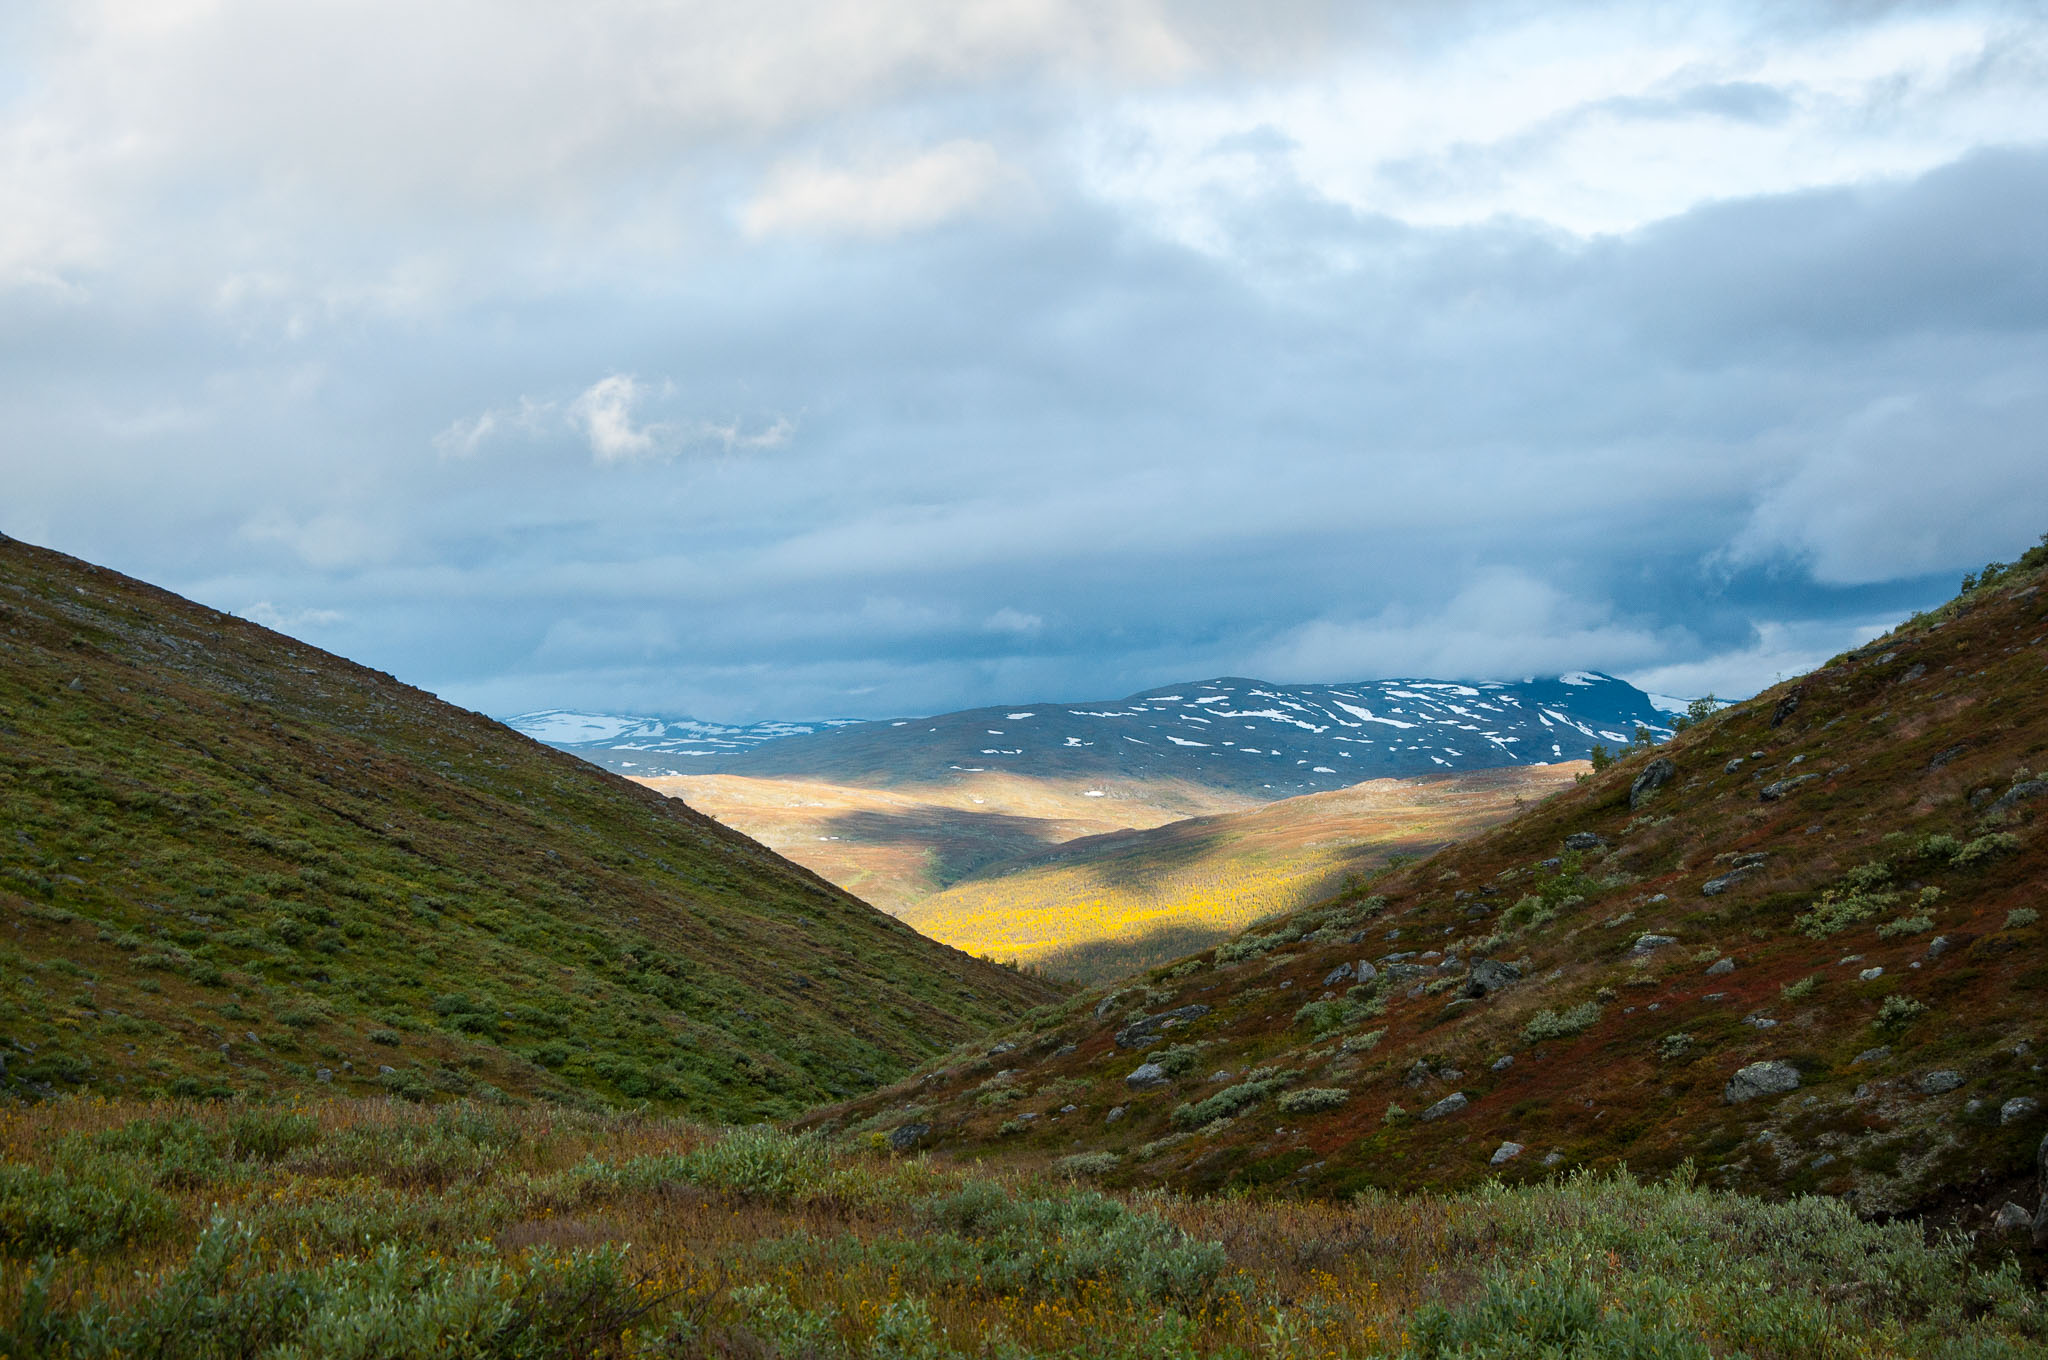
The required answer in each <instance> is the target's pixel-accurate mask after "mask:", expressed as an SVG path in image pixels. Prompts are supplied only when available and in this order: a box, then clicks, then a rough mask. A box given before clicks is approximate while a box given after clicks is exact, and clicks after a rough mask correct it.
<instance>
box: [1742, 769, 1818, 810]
mask: <svg viewBox="0 0 2048 1360" xmlns="http://www.w3.org/2000/svg"><path fill="white" fill-rule="evenodd" d="M1821 777H1822V776H1820V775H1817V774H1802V775H1795V776H1793V777H1792V778H1791V779H1780V780H1779V781H1778V782H1777V783H1775V784H1766V785H1764V786H1763V788H1762V789H1761V790H1759V791H1758V793H1757V797H1758V798H1760V799H1762V800H1763V801H1764V802H1766V803H1775V802H1777V801H1778V800H1779V799H1780V798H1783V797H1784V796H1785V795H1786V794H1788V793H1790V792H1792V790H1794V789H1796V788H1798V787H1799V786H1800V785H1801V784H1811V783H1812V782H1813V781H1814V780H1816V779H1819V778H1821Z"/></svg>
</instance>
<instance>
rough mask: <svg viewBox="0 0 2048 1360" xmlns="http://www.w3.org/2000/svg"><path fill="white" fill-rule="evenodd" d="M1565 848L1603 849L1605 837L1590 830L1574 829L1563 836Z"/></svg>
mask: <svg viewBox="0 0 2048 1360" xmlns="http://www.w3.org/2000/svg"><path fill="white" fill-rule="evenodd" d="M1564 848H1565V849H1567V850H1605V849H1606V848H1607V838H1606V837H1605V836H1602V835H1600V834H1598V833H1597V832H1592V831H1574V832H1572V834H1571V835H1569V836H1566V837H1565V838H1564Z"/></svg>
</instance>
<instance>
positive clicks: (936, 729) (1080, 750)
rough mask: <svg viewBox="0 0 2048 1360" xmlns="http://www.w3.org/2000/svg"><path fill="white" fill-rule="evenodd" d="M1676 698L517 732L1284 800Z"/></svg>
mask: <svg viewBox="0 0 2048 1360" xmlns="http://www.w3.org/2000/svg"><path fill="white" fill-rule="evenodd" d="M1673 702H1674V701H1671V700H1668V699H1667V700H1663V701H1662V705H1661V708H1660V704H1659V702H1658V701H1655V700H1653V699H1652V698H1651V696H1649V695H1647V694H1645V693H1644V692H1643V691H1641V690H1639V689H1637V688H1635V687H1634V686H1633V685H1630V684H1628V683H1627V682H1626V681H1622V680H1617V679H1615V678H1614V677H1613V676H1610V675H1601V674H1597V673H1594V672H1588V671H1581V672H1575V673H1573V674H1570V675H1562V676H1557V677H1554V678H1550V679H1533V678H1532V679H1527V680H1523V681H1520V682H1502V681H1472V682H1465V681H1447V680H1367V681H1360V682H1357V683H1352V684H1341V685H1275V684H1270V683H1267V682H1265V681H1260V680H1247V679H1241V678H1235V677H1226V678H1222V679H1216V680H1203V681H1198V682H1195V683H1191V684H1185V685H1169V686H1164V687H1162V688H1160V689H1156V690H1148V691H1146V692H1145V693H1142V694H1134V695H1132V696H1130V697H1129V698H1125V699H1116V700H1104V701H1097V702H1088V703H1037V704H1017V705H1006V706H1003V707H998V708H977V709H968V710H965V711H963V712H959V713H945V714H940V715H938V716H937V717H927V718H902V719H894V720H883V721H875V722H856V723H834V724H802V723H788V724H776V723H764V724H759V725H756V726H754V727H746V728H721V727H716V726H714V725H712V724H708V723H689V722H679V723H659V722H656V721H655V720H651V719H611V718H603V717H600V716H597V715H587V714H546V715H536V714H528V715H523V716H522V717H520V718H515V719H512V720H511V722H512V725H513V726H515V727H518V728H520V730H522V731H525V732H527V733H529V734H530V735H533V736H536V737H539V738H540V739H541V740H543V741H549V742H552V743H553V744H555V745H559V746H564V747H566V748H567V749H570V750H573V751H576V752H578V753H579V754H581V755H584V756H586V757H587V758H590V759H592V760H597V761H599V762H600V763H602V764H605V765H609V766H611V767H612V768H614V769H618V770H621V771H622V772H624V773H628V774H647V773H655V772H659V771H666V770H673V771H675V772H677V773H700V774H709V773H731V774H750V775H778V776H807V777H811V778H818V779H826V780H832V781H837V782H842V783H858V784H897V783H917V782H923V781H926V780H931V779H937V778H944V777H946V776H947V775H949V774H957V773H976V772H980V771H984V770H1004V771H1009V772H1013V773H1017V774H1028V775H1041V776H1061V777H1070V778H1078V779H1083V780H1085V779H1089V778H1097V777H1109V776H1119V777H1125V778H1173V779H1186V780H1189V781H1190V782H1194V783H1199V784H1208V785H1214V786H1221V787H1229V788H1233V789H1238V790H1242V791H1244V792H1248V793H1252V794H1254V795H1263V796H1269V797H1274V798H1282V797H1289V796H1292V795H1294V794H1297V793H1306V792H1312V791H1315V790H1318V789H1331V788H1341V787H1343V786H1345V785H1349V784H1355V783H1358V782H1360V781H1361V780H1366V779H1377V778H1382V777H1385V776H1388V775H1405V774H1425V773H1433V772H1439V771H1445V770H1472V769H1484V768H1489V767H1492V766H1499V765H1528V764H1544V763H1552V762H1556V761H1560V760H1580V759H1584V758H1585V757H1586V756H1587V755H1588V754H1589V753H1590V752H1591V750H1592V748H1593V746H1594V745H1595V744H1596V743H1597V744H1600V745H1604V746H1607V747H1609V748H1613V747H1615V746H1619V745H1623V744H1625V743H1627V742H1628V741H1629V740H1630V739H1631V738H1633V736H1634V735H1635V731H1636V728H1637V727H1638V726H1643V727H1647V728H1649V729H1650V731H1651V732H1652V733H1653V734H1654V735H1655V736H1656V737H1658V738H1659V739H1661V738H1663V737H1665V736H1667V735H1669V733H1670V728H1669V726H1668V720H1667V718H1666V717H1665V713H1664V711H1662V710H1663V709H1668V708H1670V707H1671V706H1672V705H1673ZM540 718H547V719H549V720H550V721H549V722H548V723H545V724H543V723H540V722H537V721H535V720H536V719H540ZM606 723H611V724H616V725H617V727H616V731H617V732H618V734H619V735H617V736H612V735H609V732H610V731H611V730H612V729H608V728H606V727H605V726H604V725H605V724H606ZM579 724H581V726H579ZM776 728H780V729H782V730H781V731H779V732H778V731H771V729H776ZM585 734H587V735H585ZM564 737H573V738H574V739H573V740H565V739H564Z"/></svg>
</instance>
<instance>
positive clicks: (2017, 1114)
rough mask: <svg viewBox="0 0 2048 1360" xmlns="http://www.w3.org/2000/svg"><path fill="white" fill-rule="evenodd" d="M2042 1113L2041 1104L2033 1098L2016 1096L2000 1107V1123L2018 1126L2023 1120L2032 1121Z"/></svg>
mask: <svg viewBox="0 0 2048 1360" xmlns="http://www.w3.org/2000/svg"><path fill="white" fill-rule="evenodd" d="M2040 1112H2041V1102H2040V1101H2038V1100H2036V1099H2034V1098H2033V1097H2032V1096H2014V1097H2013V1098H2012V1099H2011V1100H2008V1101H2006V1102H2005V1104H2003V1105H2001V1106H1999V1107H1998V1122H1999V1123H2001V1124H2017V1123H2019V1122H2020V1121H2021V1120H2023V1119H2032V1118H2033V1117H2034V1116H2035V1115H2037V1114H2039V1113H2040Z"/></svg>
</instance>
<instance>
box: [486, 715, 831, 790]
mask: <svg viewBox="0 0 2048 1360" xmlns="http://www.w3.org/2000/svg"><path fill="white" fill-rule="evenodd" d="M504 721H505V725H506V726H507V727H510V728H513V729H515V730H517V731H520V732H524V733H525V734H526V735H527V736H529V737H532V738H533V739H534V740H535V741H544V742H546V743H547V744H548V745H550V746H559V747H561V748H562V749H563V750H565V751H574V752H576V754H578V755H580V756H585V757H587V758H588V759H590V760H592V761H594V762H595V763H597V764H600V765H606V766H610V767H611V768H612V769H615V770H620V771H623V772H625V773H627V774H670V773H675V774H689V773H701V772H702V771H703V770H704V769H705V766H703V765H702V764H701V763H699V761H700V759H701V758H702V757H706V756H729V755H733V754H735V753H736V752H740V751H745V750H747V749H749V748H750V747H755V746H759V745H760V744H761V743H762V742H766V741H777V740H780V739H781V738H783V737H801V736H807V735H809V734H810V733H812V732H818V731H822V730H823V729H825V728H828V727H835V726H843V725H845V724H846V723H849V722H853V721H856V720H855V719H852V718H836V719H835V718H828V719H825V720H824V721H822V722H807V723H804V722H763V723H753V724H750V725H748V726H745V727H731V726H727V725H725V724H723V723H708V722H698V721H697V720H696V719H694V718H646V717H629V716H622V715H619V714H613V713H582V712H578V711H576V710H574V709H568V708H544V709H541V710H539V711H538V712H535V713H521V714H519V715H517V716H516V717H511V718H506V719H505V720H504Z"/></svg>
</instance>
